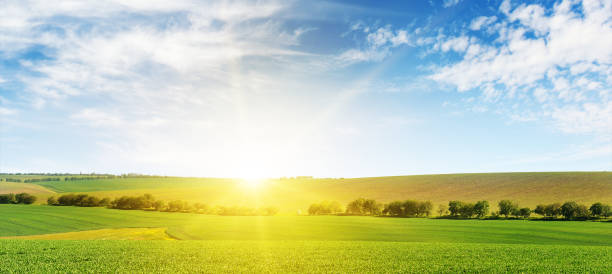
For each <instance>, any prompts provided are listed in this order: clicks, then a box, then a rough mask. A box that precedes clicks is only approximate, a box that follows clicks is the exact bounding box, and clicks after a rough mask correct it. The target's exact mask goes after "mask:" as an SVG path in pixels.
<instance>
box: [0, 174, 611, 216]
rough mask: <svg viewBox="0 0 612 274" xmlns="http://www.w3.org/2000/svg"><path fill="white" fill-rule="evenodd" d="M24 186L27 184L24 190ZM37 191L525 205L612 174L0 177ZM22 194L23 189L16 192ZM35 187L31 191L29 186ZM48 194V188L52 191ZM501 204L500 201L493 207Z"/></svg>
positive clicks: (606, 184) (582, 198)
mask: <svg viewBox="0 0 612 274" xmlns="http://www.w3.org/2000/svg"><path fill="white" fill-rule="evenodd" d="M18 186H21V188H19V187H18ZM21 189H24V190H28V189H32V190H33V193H36V194H38V195H39V196H41V200H42V199H44V198H46V197H48V196H49V195H50V194H49V193H52V192H57V193H88V194H91V195H96V196H99V197H119V196H123V195H141V194H144V193H151V194H153V195H154V196H155V197H156V198H158V199H163V200H174V199H181V200H186V201H189V202H203V203H206V204H209V205H244V206H269V205H272V206H277V207H279V208H280V209H281V212H284V213H295V212H296V211H298V210H302V211H304V210H305V209H307V207H308V205H309V204H311V203H313V202H319V201H323V200H330V201H333V200H335V201H339V202H341V203H343V204H345V203H347V202H349V201H351V200H352V199H355V198H358V197H366V198H373V199H376V200H377V201H380V202H389V201H393V200H405V199H415V200H431V201H432V202H434V203H435V204H446V203H448V201H449V200H463V201H468V202H473V201H477V200H488V201H489V202H490V203H491V204H492V205H495V204H496V203H497V201H499V200H502V199H511V200H515V201H517V202H519V204H520V205H522V206H529V207H534V206H535V205H537V204H539V203H552V202H563V201H568V200H573V201H577V202H579V203H585V204H590V203H593V202H597V201H601V202H605V203H612V172H529V173H481V174H442V175H414V176H393V177H370V178H349V179H283V180H281V179H270V180H266V181H264V182H262V183H260V184H259V185H258V186H251V185H248V184H245V183H244V182H242V181H241V180H238V179H213V178H180V177H151V178H115V179H101V180H83V181H60V182H39V183H33V184H26V183H6V182H1V183H0V193H3V192H12V191H13V190H21ZM15 192H16V191H15ZM26 192H29V191H26ZM45 193H47V194H45ZM494 209H495V207H494Z"/></svg>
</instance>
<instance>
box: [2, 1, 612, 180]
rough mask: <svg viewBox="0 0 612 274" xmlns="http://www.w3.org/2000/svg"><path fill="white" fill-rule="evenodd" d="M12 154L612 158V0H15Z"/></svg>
mask: <svg viewBox="0 0 612 274" xmlns="http://www.w3.org/2000/svg"><path fill="white" fill-rule="evenodd" d="M3 5H5V7H3V9H2V10H0V172H99V173H100V172H104V173H127V172H137V173H146V174H160V175H183V176H215V177H276V176H298V175H312V176H317V177H359V176H385V175H403V174H430V173H455V172H496V171H565V170H610V169H612V118H611V117H612V1H610V0H606V1H596V0H593V1H590V0H585V1H536V2H533V1H531V2H529V3H523V2H519V1H461V0H444V1H384V2H383V3H380V1H376V2H374V1H345V2H343V1H187V0H185V1H181V0H179V1H118V0H116V1H58V2H53V3H51V2H49V1H7V2H6V3H5V4H3Z"/></svg>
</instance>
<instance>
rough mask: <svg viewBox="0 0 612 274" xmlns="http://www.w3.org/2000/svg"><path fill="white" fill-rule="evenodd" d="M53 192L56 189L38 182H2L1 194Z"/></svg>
mask: <svg viewBox="0 0 612 274" xmlns="http://www.w3.org/2000/svg"><path fill="white" fill-rule="evenodd" d="M22 192H26V193H30V194H53V193H55V192H54V191H52V190H50V189H48V188H45V187H43V186H39V185H36V184H25V183H11V182H0V194H7V193H22Z"/></svg>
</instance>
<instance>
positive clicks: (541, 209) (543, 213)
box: [533, 204, 546, 216]
mask: <svg viewBox="0 0 612 274" xmlns="http://www.w3.org/2000/svg"><path fill="white" fill-rule="evenodd" d="M533 212H534V213H535V214H538V215H541V216H546V205H542V204H539V205H537V206H536V208H535V210H534V211H533Z"/></svg>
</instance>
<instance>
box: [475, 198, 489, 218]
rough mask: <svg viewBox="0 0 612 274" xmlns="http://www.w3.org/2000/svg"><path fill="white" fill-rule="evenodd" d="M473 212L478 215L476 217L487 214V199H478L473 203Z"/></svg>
mask: <svg viewBox="0 0 612 274" xmlns="http://www.w3.org/2000/svg"><path fill="white" fill-rule="evenodd" d="M474 214H476V216H478V218H482V217H484V216H487V214H489V202H488V201H478V202H476V204H475V205H474Z"/></svg>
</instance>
